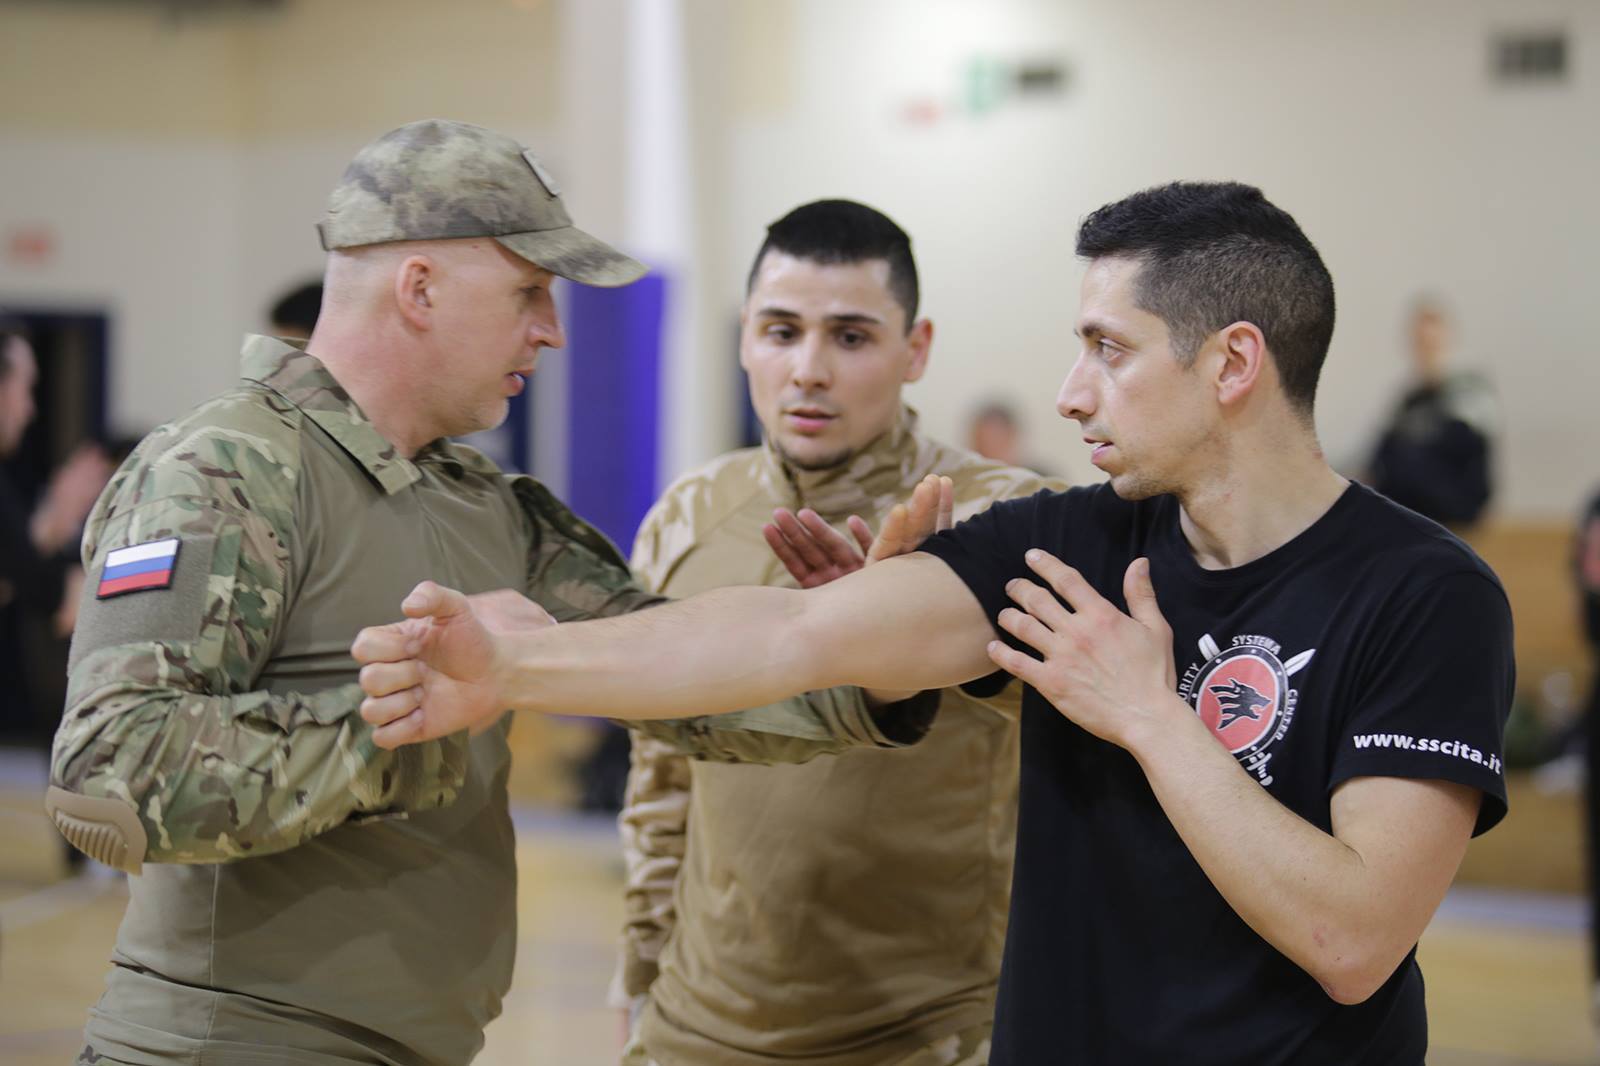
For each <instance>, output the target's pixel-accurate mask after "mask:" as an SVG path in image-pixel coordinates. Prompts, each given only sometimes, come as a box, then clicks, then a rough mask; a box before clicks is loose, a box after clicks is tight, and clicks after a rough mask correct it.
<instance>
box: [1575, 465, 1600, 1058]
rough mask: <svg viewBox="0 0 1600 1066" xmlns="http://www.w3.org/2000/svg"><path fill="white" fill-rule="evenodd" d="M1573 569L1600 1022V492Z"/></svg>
mask: <svg viewBox="0 0 1600 1066" xmlns="http://www.w3.org/2000/svg"><path fill="white" fill-rule="evenodd" d="M1573 572H1574V575H1573V576H1574V577H1575V578H1576V581H1577V586H1578V601H1579V606H1580V610H1581V611H1582V614H1583V635H1584V638H1585V640H1586V642H1587V643H1588V645H1589V651H1590V658H1591V660H1592V665H1593V669H1594V673H1593V675H1592V677H1591V679H1590V684H1589V704H1588V707H1587V708H1585V711H1584V715H1583V721H1584V723H1585V725H1586V727H1587V728H1586V730H1585V732H1586V734H1587V735H1586V737H1585V748H1586V749H1587V754H1586V756H1585V758H1586V761H1587V768H1588V769H1587V773H1586V774H1585V781H1584V792H1585V801H1586V802H1585V819H1586V830H1587V841H1588V850H1589V856H1588V857H1589V945H1590V964H1591V971H1592V974H1593V977H1594V989H1593V1009H1594V1019H1595V1024H1596V1025H1597V1026H1600V492H1596V493H1595V495H1594V497H1593V498H1592V499H1590V501H1589V505H1588V506H1587V507H1586V508H1585V509H1584V512H1583V516H1582V517H1581V518H1580V519H1579V521H1578V535H1577V541H1576V545H1575V550H1574V552H1573Z"/></svg>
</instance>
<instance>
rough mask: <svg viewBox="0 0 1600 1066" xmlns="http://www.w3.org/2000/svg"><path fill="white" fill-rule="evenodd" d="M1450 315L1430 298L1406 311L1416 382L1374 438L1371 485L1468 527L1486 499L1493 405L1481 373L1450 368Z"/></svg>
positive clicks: (1398, 500)
mask: <svg viewBox="0 0 1600 1066" xmlns="http://www.w3.org/2000/svg"><path fill="white" fill-rule="evenodd" d="M1450 345H1451V335H1450V320H1449V318H1448V316H1447V315H1446V313H1445V310H1444V308H1443V307H1442V306H1441V305H1440V304H1439V303H1437V302H1436V301H1434V300H1431V299H1427V298H1424V299H1422V300H1419V301H1418V302H1417V304H1416V306H1415V308H1414V309H1413V310H1412V315H1411V358H1412V362H1413V365H1414V371H1415V381H1414V383H1413V384H1412V386H1411V388H1410V389H1409V390H1408V391H1407V392H1406V394H1405V396H1404V397H1403V398H1402V399H1401V401H1400V406H1399V408H1398V409H1397V410H1396V411H1395V413H1394V415H1393V417H1392V418H1391V419H1390V420H1389V424H1388V426H1387V428H1385V429H1384V431H1383V435H1382V436H1381V437H1380V438H1379V440H1378V446H1377V449H1376V451H1375V453H1374V454H1373V457H1372V462H1371V464H1370V470H1369V479H1370V481H1371V483H1372V487H1373V488H1375V489H1377V490H1378V491H1379V492H1381V493H1383V494H1384V495H1385V496H1387V497H1389V498H1390V499H1391V500H1393V501H1395V502H1396V503H1398V504H1400V505H1402V506H1404V507H1409V508H1410V509H1411V510H1413V511H1416V512H1417V513H1418V514H1420V515H1424V516H1426V517H1428V518H1431V519H1433V520H1434V521H1436V522H1439V523H1442V524H1443V525H1447V526H1453V527H1457V528H1459V527H1463V526H1469V525H1471V524H1472V523H1474V522H1476V521H1477V520H1478V518H1479V517H1480V516H1481V515H1482V514H1483V512H1484V509H1485V508H1486V507H1487V506H1488V504H1489V498H1490V495H1491V493H1492V489H1493V479H1492V474H1491V463H1492V459H1493V452H1494V432H1495V422H1496V420H1497V414H1496V412H1497V407H1498V404H1497V402H1496V400H1495V396H1494V392H1493V390H1492V389H1491V387H1490V385H1489V383H1488V381H1487V380H1486V379H1485V378H1484V377H1483V376H1482V375H1480V374H1476V373H1473V372H1470V371H1451V369H1450V366H1449V364H1450Z"/></svg>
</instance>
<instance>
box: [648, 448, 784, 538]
mask: <svg viewBox="0 0 1600 1066" xmlns="http://www.w3.org/2000/svg"><path fill="white" fill-rule="evenodd" d="M761 468H762V452H761V449H760V448H741V449H739V450H738V451H733V452H728V453H727V454H725V455H719V456H718V457H717V458H715V459H712V460H711V461H710V462H708V463H705V464H703V465H701V466H698V467H696V468H695V469H693V470H690V471H689V472H688V473H686V474H683V475H682V476H680V477H678V478H677V479H676V480H674V481H673V482H672V484H670V485H668V486H667V487H666V489H665V490H664V491H663V492H662V493H661V496H660V498H659V499H657V500H656V502H655V504H654V505H653V506H652V507H651V508H650V510H649V512H648V513H647V514H646V515H645V518H644V523H643V525H642V526H641V527H640V530H641V532H643V531H644V530H660V529H665V528H667V527H671V526H679V525H681V526H687V527H689V528H692V529H696V530H705V529H708V528H713V527H715V526H717V525H720V524H721V523H722V522H724V521H726V520H727V519H728V517H729V516H731V515H733V514H736V513H738V512H739V511H740V510H741V509H742V508H744V507H745V506H747V505H748V504H749V503H750V501H751V500H752V499H755V498H757V497H760V496H763V495H764V494H765V490H764V489H763V487H762V478H761Z"/></svg>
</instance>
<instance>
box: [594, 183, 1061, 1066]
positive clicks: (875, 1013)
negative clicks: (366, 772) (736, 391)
mask: <svg viewBox="0 0 1600 1066" xmlns="http://www.w3.org/2000/svg"><path fill="white" fill-rule="evenodd" d="M917 302H918V280H917V268H916V263H915V261H914V259H913V256H912V251H911V240H910V238H909V237H908V236H906V234H905V232H904V231H903V230H902V229H901V228H900V227H899V226H897V225H896V224H895V223H894V222H893V221H892V220H891V219H889V218H888V217H887V216H885V215H884V214H882V213H881V212H879V211H877V210H874V209H873V208H871V207H867V206H865V205H863V204H859V203H854V202H851V201H847V200H822V201H818V202H815V203H809V204H806V205H804V206H801V207H798V208H796V209H794V210H793V211H791V212H790V213H789V214H787V215H785V216H784V217H783V218H781V219H779V220H778V221H776V222H774V223H773V224H772V225H771V226H770V227H768V229H767V236H766V240H765V241H764V243H763V244H762V245H761V248H760V250H759V251H758V252H757V254H756V257H755V262H754V264H753V266H752V267H751V270H750V275H749V281H748V286H747V292H746V297H745V303H744V307H743V310H742V313H741V316H740V320H741V321H740V324H741V328H740V362H741V364H742V365H743V367H744V369H745V372H746V374H747V375H748V378H749V388H750V399H751V403H752V405H753V407H754V409H755V411H756V413H757V416H758V417H759V418H760V420H761V424H762V427H763V430H764V437H765V439H764V441H763V443H762V445H761V446H760V447H757V448H749V449H745V450H742V451H736V452H731V453H729V454H727V455H724V456H722V457H721V458H718V459H715V460H713V461H712V462H710V463H709V464H707V465H706V466H703V467H701V468H700V469H698V470H695V471H692V472H690V473H689V474H687V475H685V476H684V477H682V478H680V479H679V480H678V481H677V482H675V483H674V484H673V485H672V486H671V487H669V488H668V489H667V490H666V492H665V493H664V494H663V496H662V498H661V499H660V500H659V501H658V502H657V503H656V505H655V506H654V507H653V508H652V509H651V511H650V513H649V514H648V515H647V516H646V517H645V520H644V523H643V525H642V526H641V527H640V530H639V534H638V537H637V539H636V540H635V542H634V551H633V560H632V561H633V569H634V572H635V573H636V574H638V575H639V578H640V580H641V581H642V582H643V583H644V585H645V586H646V587H648V588H650V589H651V590H652V591H655V592H660V593H664V594H667V595H670V596H673V597H682V596H690V595H694V594H696V593H700V592H704V591H705V590H707V589H713V588H719V587H722V586H727V585H778V586H787V587H791V588H792V587H794V580H793V579H792V578H791V577H790V576H789V574H788V573H787V572H786V571H785V570H784V567H783V566H782V565H781V564H780V562H779V558H778V557H780V556H782V555H784V554H786V553H789V552H790V551H792V549H791V548H790V546H789V541H788V540H787V539H786V538H785V537H784V534H783V533H782V529H783V528H785V527H787V528H789V529H790V530H795V531H798V524H799V523H801V522H803V523H805V526H806V527H807V528H809V529H811V530H812V531H813V532H814V533H817V534H821V535H824V536H826V535H829V534H831V535H832V536H833V537H835V538H837V539H838V540H839V541H841V542H843V541H844V538H843V537H842V535H840V534H838V533H837V532H835V531H833V530H830V528H829V524H830V523H831V524H833V525H836V526H843V525H844V523H845V521H846V519H847V518H848V517H850V516H865V518H866V520H867V521H868V522H871V523H872V524H874V525H877V524H880V523H882V522H884V521H885V520H886V519H887V518H888V516H889V514H890V513H891V511H892V510H893V508H895V507H896V506H897V505H900V504H902V503H903V502H904V501H905V500H906V499H907V498H908V497H910V496H911V494H912V491H913V489H914V488H915V487H916V486H917V484H918V483H919V482H920V481H921V480H922V479H923V478H924V477H926V476H927V475H929V474H937V475H940V476H942V477H946V478H948V479H950V481H951V482H952V486H951V489H950V494H951V500H950V507H951V508H952V509H953V511H954V513H955V514H957V515H959V516H960V517H963V518H964V517H967V516H969V515H972V514H976V513H977V512H979V511H981V510H983V509H985V508H986V507H988V506H989V505H990V504H992V503H994V502H995V501H997V500H1002V499H1009V498H1014V497H1022V496H1027V495H1031V494H1032V493H1034V492H1037V491H1039V490H1040V489H1042V488H1045V487H1047V486H1048V485H1049V484H1050V483H1048V482H1046V481H1045V480H1044V479H1042V478H1040V477H1039V476H1038V475H1036V474H1034V473H1032V472H1031V471H1027V470H1022V469H1019V468H1017V467H1015V466H1011V465H1006V464H1003V463H998V462H993V461H989V460H984V459H981V458H980V457H978V456H975V455H972V454H971V453H969V452H965V451H962V450H960V449H957V448H952V447H949V446H947V445H944V444H940V443H939V442H937V441H934V440H931V439H929V438H928V437H926V436H923V435H922V434H921V433H920V432H919V430H918V428H917V415H916V412H914V411H913V410H912V409H911V408H910V407H908V406H906V405H905V403H904V402H903V400H902V399H901V389H902V387H903V386H905V385H907V384H909V383H911V382H914V381H917V380H918V379H920V378H921V377H922V375H923V373H924V371H925V370H926V369H927V363H928V356H929V350H930V348H931V346H932V342H933V323H932V322H931V321H929V320H928V319H926V318H918V317H917ZM775 509H779V510H780V514H779V519H780V521H779V524H778V525H776V526H768V527H767V528H766V529H765V536H764V529H763V526H764V524H765V523H767V521H768V519H769V517H770V516H773V514H774V510H775ZM796 510H798V511H799V516H798V517H796V516H795V515H794V514H793V512H794V511H796ZM850 528H851V530H852V532H853V535H854V538H855V541H856V543H858V544H859V545H860V547H861V548H862V549H866V548H867V547H868V541H869V539H870V538H869V536H868V533H867V525H866V524H865V523H864V522H863V521H862V518H861V517H855V518H854V519H853V521H851V523H850ZM801 539H802V540H803V538H801ZM798 542H800V541H797V543H798ZM769 545H770V547H769ZM845 547H846V548H847V549H848V548H849V545H848V543H846V544H845ZM842 691H843V692H844V693H845V694H846V695H847V697H848V698H850V699H854V700H860V699H865V696H864V694H862V693H861V691H860V690H859V689H846V690H842ZM1019 703H1020V691H1019V688H1018V686H1016V685H995V686H991V687H988V688H985V687H983V686H981V685H980V686H976V687H972V688H971V689H969V690H964V689H961V688H949V689H945V690H943V691H942V692H941V693H940V694H939V716H938V718H937V720H936V722H935V725H934V728H933V729H932V730H931V731H930V733H929V735H928V736H927V738H926V739H924V740H922V741H921V742H920V743H918V744H916V745H913V746H912V747H909V748H906V749H904V750H901V751H896V752H891V753H878V752H872V751H850V752H843V753H840V754H838V755H834V756H828V757H824V758H819V759H816V760H815V761H812V762H809V763H806V764H805V765H800V766H740V765H729V764H720V763H714V762H705V761H699V760H690V759H688V758H686V757H685V756H684V755H683V754H682V753H681V752H679V751H677V750H675V749H673V748H672V747H670V746H668V745H666V744H663V743H662V742H660V741H654V740H650V739H648V738H642V737H635V739H634V744H633V764H632V770H631V773H630V774H629V777H628V789H627V794H626V806H625V807H624V809H623V812H622V817H621V820H620V824H621V827H622V837H623V853H624V857H625V859H626V862H627V871H628V881H627V888H626V891H625V894H624V901H625V902H624V907H625V911H626V917H625V923H626V924H625V926H624V935H623V945H622V959H621V965H620V967H619V971H618V973H617V977H616V980H615V982H614V983H613V997H614V998H613V1002H614V1003H615V1004H616V1005H618V1006H623V1005H627V1006H629V1007H630V1009H631V1012H632V1013H633V1014H634V1015H636V1016H637V1026H636V1029H635V1031H634V1038H633V1040H632V1042H631V1044H630V1046H629V1047H628V1048H627V1049H626V1050H625V1052H624V1054H623V1061H624V1063H625V1064H626V1066H668V1064H677V1063H694V1064H696V1066H754V1064H757V1063H772V1064H778V1063H791V1062H802V1061H803V1062H807V1063H815V1064H817V1066H823V1064H826V1066H880V1064H883V1063H896V1064H904V1066H956V1064H960V1066H981V1064H983V1063H986V1062H987V1061H988V1051H989V1036H990V1029H991V1027H992V1023H993V1014H994V995H995V987H996V983H997V981H998V979H999V974H1000V949H1001V945H1002V944H1003V942H1004V939H1005V915H1006V907H1007V901H1008V898H1009V894H1010V886H1011V852H1012V848H1013V845H1014V839H1015V830H1016V798H1017V743H1018V728H1017V713H1018V707H1019ZM866 886H870V888H866ZM864 889H865V890H864ZM730 989H736V990H737V991H736V992H731V991H730Z"/></svg>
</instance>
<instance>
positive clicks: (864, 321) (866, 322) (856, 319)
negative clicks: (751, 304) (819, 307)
mask: <svg viewBox="0 0 1600 1066" xmlns="http://www.w3.org/2000/svg"><path fill="white" fill-rule="evenodd" d="M756 316H757V317H759V318H783V319H794V320H796V321H798V320H799V319H800V318H801V315H800V312H798V311H791V310H789V309H788V308H787V307H763V308H761V309H760V310H759V311H757V312H756ZM822 320H823V321H824V322H836V323H840V324H842V325H852V326H881V325H883V319H881V318H879V317H878V316H876V315H869V314H867V313H866V312H864V311H847V312H845V313H844V314H842V315H824V316H823V317H822Z"/></svg>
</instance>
